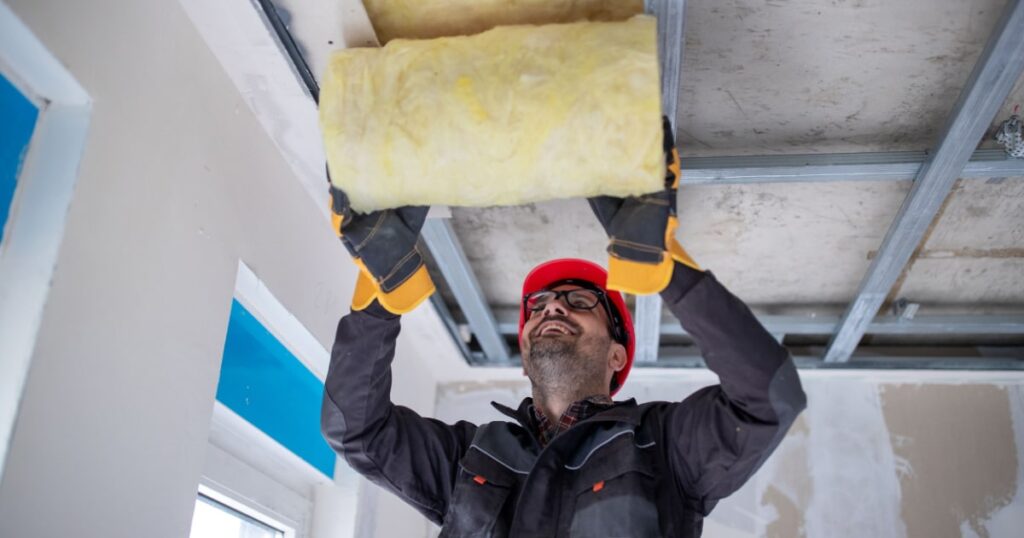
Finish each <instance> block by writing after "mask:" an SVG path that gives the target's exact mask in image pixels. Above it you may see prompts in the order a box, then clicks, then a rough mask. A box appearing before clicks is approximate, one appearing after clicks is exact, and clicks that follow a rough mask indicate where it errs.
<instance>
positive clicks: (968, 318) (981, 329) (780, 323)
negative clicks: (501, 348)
mask: <svg viewBox="0 0 1024 538" xmlns="http://www.w3.org/2000/svg"><path fill="white" fill-rule="evenodd" d="M496 319H497V321H498V330H499V331H500V332H501V333H502V334H504V335H508V336H511V335H515V334H517V333H518V330H519V313H518V311H513V310H512V309H499V310H498V311H497V312H496ZM757 320H758V322H760V323H761V325H763V326H764V327H765V329H767V330H768V332H770V333H772V334H780V335H812V336H815V335H828V334H832V332H833V330H835V327H836V324H837V323H839V320H840V317H839V316H838V315H816V316H814V315H799V314H795V315H794V314H788V315H787V314H781V315H780V314H767V315H759V316H757ZM865 332H866V334H877V335H882V334H884V335H944V336H979V335H984V336H992V335H1024V316H1022V315H1012V314H994V315H932V316H917V317H914V318H912V319H906V318H903V317H900V316H890V315H886V316H878V317H876V318H875V319H873V320H872V321H871V323H870V324H868V328H867V330H866V331H865ZM660 334H661V336H673V337H675V336H689V333H687V332H686V330H685V329H683V328H682V327H681V326H680V325H679V323H678V322H676V321H675V320H672V321H665V322H663V323H662V324H661V326H660ZM659 362H660V359H659Z"/></svg>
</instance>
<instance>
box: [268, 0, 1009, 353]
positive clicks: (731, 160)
mask: <svg viewBox="0 0 1024 538" xmlns="http://www.w3.org/2000/svg"><path fill="white" fill-rule="evenodd" d="M257 4H258V5H259V6H260V8H261V9H262V11H263V12H264V13H265V15H266V18H267V22H268V26H269V28H270V29H272V30H273V31H274V33H275V34H276V36H277V38H278V40H279V42H280V44H281V47H282V50H283V51H284V52H285V54H287V56H288V57H289V59H290V60H291V63H292V65H293V66H294V68H295V70H296V73H297V74H298V75H299V78H300V79H301V80H302V81H303V83H304V84H305V85H306V87H307V89H308V90H309V93H310V98H311V99H313V100H314V101H316V100H317V99H316V97H317V94H318V93H319V88H318V86H317V82H316V80H315V78H314V77H313V75H312V72H311V71H310V69H309V67H308V66H307V64H306V61H305V59H304V58H303V56H302V53H301V52H300V50H299V48H298V47H297V46H296V44H295V41H294V39H293V38H292V36H291V34H290V32H289V31H288V28H287V26H286V25H285V24H284V23H283V22H282V21H281V18H280V17H279V16H278V14H277V13H276V11H275V9H274V6H273V2H272V1H271V0H258V1H257ZM644 6H645V11H646V12H647V13H652V14H654V15H656V16H657V17H658V34H659V44H658V45H659V51H660V52H661V63H662V88H663V94H662V101H663V111H664V112H665V114H666V115H667V116H668V117H669V119H670V121H671V122H672V125H673V128H675V119H676V115H677V106H678V102H677V99H676V97H677V96H678V93H679V74H680V70H681V67H682V65H681V61H682V52H683V49H682V46H683V28H684V15H685V1H684V0H645V2H644ZM1022 11H1024V9H1022V8H1021V5H1020V1H1019V0H1011V1H1010V2H1009V4H1008V6H1007V9H1006V13H1005V14H1004V16H1003V18H1002V19H1001V21H1000V23H999V27H998V28H997V29H996V32H994V34H993V37H992V38H991V39H990V41H989V43H988V45H987V46H986V48H985V50H984V51H983V52H982V55H981V59H979V62H978V64H977V65H976V66H975V70H974V72H973V73H972V75H971V77H970V79H969V84H968V86H967V89H966V90H965V91H964V92H963V93H962V94H961V97H960V100H959V101H958V104H957V106H956V107H955V109H954V110H955V113H954V114H953V115H952V117H951V119H950V121H949V124H948V126H947V128H946V129H945V131H944V134H943V136H942V138H941V140H940V143H939V145H938V146H937V148H938V150H937V151H936V152H935V153H934V154H929V153H928V152H895V153H853V154H815V155H772V156H725V157H695V158H686V159H683V161H682V163H681V164H682V168H683V177H682V179H681V183H682V184H684V185H695V184H752V183H783V182H825V181H851V180H873V181H896V180H911V179H914V180H915V184H914V187H913V188H912V191H911V194H910V195H908V197H907V200H906V201H905V203H904V206H903V208H901V210H900V213H899V214H898V215H897V218H896V219H895V221H894V223H893V225H892V227H891V228H890V231H889V234H888V235H887V237H886V240H885V241H884V242H883V246H882V249H881V250H880V252H879V256H878V257H877V258H876V259H875V261H874V263H873V264H872V268H871V269H869V273H868V276H867V277H866V278H865V280H864V282H863V283H862V286H861V292H860V293H859V294H858V299H857V300H855V301H854V302H853V303H852V304H851V305H850V307H849V308H848V310H847V312H846V314H845V315H844V316H843V318H842V320H841V322H840V319H839V317H838V316H772V315H768V316H761V317H760V318H759V319H760V320H761V321H762V323H763V324H764V325H765V326H766V328H767V329H768V330H769V332H772V333H773V334H777V335H780V336H781V335H786V334H794V335H795V334H819V335H820V334H829V333H832V332H833V330H834V329H836V328H837V327H838V328H839V330H838V331H837V332H836V333H835V334H836V335H837V336H835V337H834V338H833V341H832V345H831V346H830V347H829V350H828V354H827V357H831V359H827V360H825V361H823V360H822V359H821V358H820V357H806V356H797V357H795V360H796V362H797V366H798V367H800V368H853V369H857V368H880V369H901V368H925V369H1000V370H1017V369H1024V361H1020V360H1017V359H1012V358H1010V359H1007V358H1003V357H994V356H989V355H985V354H982V355H981V356H978V357H941V358H933V357H867V356H864V357H861V356H852V351H853V348H850V346H849V342H850V341H852V342H853V343H854V344H853V345H854V347H855V346H856V343H857V342H859V340H860V337H861V336H863V335H864V334H945V335H951V334H955V335H980V334H985V335H992V334H1011V335H1019V334H1024V316H921V317H918V318H915V319H913V320H907V319H904V318H900V317H898V316H881V317H875V316H874V313H875V312H877V310H878V306H880V305H881V302H882V301H883V300H884V297H885V294H886V293H887V291H888V290H889V289H890V288H891V285H892V282H894V281H895V278H896V276H898V274H899V272H900V271H902V268H903V266H905V264H906V261H907V259H909V256H910V254H911V253H912V251H913V249H914V247H915V246H916V245H917V243H919V241H920V238H921V236H922V235H923V233H924V232H923V230H924V229H925V228H927V225H928V224H930V222H931V220H932V218H934V215H935V210H936V209H937V207H938V205H939V204H941V202H942V200H943V199H944V196H945V193H948V191H949V187H950V185H952V182H953V181H955V180H956V179H957V177H962V178H965V179H967V178H970V179H982V178H1019V177H1024V160H1015V159H1008V158H1006V156H1005V154H1004V153H1003V152H1002V151H1001V150H979V151H972V149H973V148H974V147H975V145H976V142H977V141H978V140H979V139H980V138H981V135H982V133H983V132H984V129H985V128H986V127H987V126H988V122H987V121H982V120H980V119H979V118H983V119H984V120H991V118H992V117H993V116H994V114H995V111H996V109H997V108H998V106H999V105H1000V104H1001V103H1002V100H1004V99H1005V98H1006V94H1007V93H1008V92H1009V90H1010V88H1011V87H1012V85H1013V83H1014V81H1015V80H1016V78H1017V77H1019V75H1020V71H1021V63H1022V62H1024V43H1022V40H1021V39H1020V37H1019V36H1021V35H1024V14H1022ZM1015 36H1016V37H1015ZM1015 55H1016V56H1015ZM1014 73H1016V75H1014ZM1000 95H1001V96H1002V97H999V96H1000ZM929 178H939V179H940V180H941V181H939V182H936V181H935V179H929ZM925 180H928V181H925ZM936 187H937V188H936ZM943 187H944V188H943ZM932 206H935V207H932ZM929 211H930V212H929ZM921 222H924V224H923V226H924V228H921V226H922V224H921ZM915 235H916V237H917V239H916V240H913V239H914V237H915ZM423 236H424V240H425V241H426V243H427V244H428V246H429V248H430V250H431V254H432V255H433V257H434V260H435V262H436V263H437V265H438V268H439V269H440V271H441V273H442V276H443V277H444V278H445V281H446V282H447V283H448V285H449V287H450V288H451V290H452V293H453V295H455V298H456V300H457V301H458V303H459V306H460V308H461V309H462V311H463V313H464V314H465V315H466V319H467V324H468V325H469V328H470V330H471V331H472V332H473V334H474V335H475V337H476V340H477V342H478V344H479V345H480V347H481V349H482V350H483V353H482V355H483V357H482V358H481V357H480V355H481V353H480V352H473V351H471V350H470V349H469V348H468V347H467V346H466V343H465V342H464V341H463V339H462V338H461V337H460V334H459V331H458V322H457V321H455V320H454V319H453V317H452V315H451V313H450V312H449V311H448V309H447V307H446V306H445V305H444V304H443V303H442V304H440V305H438V304H436V303H437V302H438V301H433V302H434V303H435V304H434V306H435V308H436V309H437V310H438V313H439V314H440V315H441V317H442V318H443V320H444V321H445V325H446V326H447V327H448V329H449V331H450V332H451V335H452V338H454V339H456V341H457V342H458V344H459V346H458V347H459V348H460V349H461V350H462V352H463V354H464V355H465V356H466V357H465V358H466V360H467V361H468V362H470V363H471V364H477V365H484V366H517V365H518V364H520V363H519V360H520V358H519V356H518V355H517V354H512V353H511V352H510V350H509V348H508V345H507V344H506V342H505V340H504V335H513V334H516V332H517V331H518V323H517V322H515V323H513V322H511V321H508V320H507V319H504V318H502V319H501V320H500V321H499V320H496V319H495V315H494V312H493V311H492V310H491V308H490V306H489V305H488V304H487V302H486V299H485V296H484V295H483V293H482V291H481V289H480V285H479V283H478V282H477V279H476V277H475V275H474V273H473V270H472V268H471V267H470V265H469V262H468V260H467V259H466V257H465V253H464V252H463V250H462V247H461V244H460V242H459V240H458V238H457V237H456V235H455V233H454V230H452V228H451V225H450V223H449V222H448V221H447V220H446V219H434V218H432V219H428V220H427V223H426V224H425V226H424V230H423ZM912 240H913V241H912ZM908 244H909V245H910V246H909V247H907V245H908ZM901 259H902V261H900V260H901ZM890 279H891V280H890ZM887 281H888V282H889V283H888V285H883V284H885V283H886V282H887ZM882 288H884V291H881V292H879V291H877V290H879V289H882ZM879 293H881V298H879V296H878V294H879ZM435 299H436V296H435ZM875 301H877V305H875V306H874V307H873V308H872V307H871V305H873V304H874V302H875ZM501 314H502V313H501V312H499V317H501ZM517 315H518V314H517ZM505 317H508V316H505ZM634 322H635V324H636V335H637V361H638V362H640V363H641V364H642V365H645V366H658V367H675V368H702V367H704V362H703V359H702V358H701V357H700V356H697V355H693V356H690V355H679V354H675V353H672V352H671V351H670V352H669V353H666V354H665V355H663V356H662V357H658V356H657V353H658V348H659V341H660V336H661V335H670V336H679V335H685V334H686V333H685V331H684V330H683V329H682V328H681V327H680V326H679V325H678V324H677V323H675V322H672V323H661V298H660V296H658V295H656V294H655V295H650V296H646V297H638V298H637V307H636V314H635V319H634ZM837 342H838V344H842V346H841V347H840V346H838V345H837ZM839 358H841V359H842V360H838V359H839Z"/></svg>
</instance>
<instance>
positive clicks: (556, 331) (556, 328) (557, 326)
mask: <svg viewBox="0 0 1024 538" xmlns="http://www.w3.org/2000/svg"><path fill="white" fill-rule="evenodd" d="M575 334H576V331H575V330H574V329H573V328H572V327H570V326H569V325H568V324H566V323H563V322H561V321H555V320H551V321H545V322H544V323H541V324H540V326H539V327H537V330H536V331H534V335H535V336H538V337H542V336H571V335H575Z"/></svg>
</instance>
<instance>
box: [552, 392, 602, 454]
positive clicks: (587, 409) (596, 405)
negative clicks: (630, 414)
mask: <svg viewBox="0 0 1024 538" xmlns="http://www.w3.org/2000/svg"><path fill="white" fill-rule="evenodd" d="M614 404H615V402H613V401H612V399H611V398H609V397H608V396H605V395H603V394H596V395H594V396H588V397H586V398H584V399H582V400H578V401H575V402H573V403H572V405H570V406H569V407H567V408H566V409H565V412H564V413H562V416H561V417H559V419H558V421H557V422H552V421H551V420H549V419H548V417H546V416H545V415H544V413H543V412H542V411H541V410H540V409H538V408H537V407H536V406H533V408H532V409H533V425H534V428H535V430H536V431H535V433H536V434H537V440H538V441H540V446H542V447H544V446H547V445H548V443H550V442H551V440H552V439H554V438H555V436H556V435H558V434H560V433H562V432H564V431H565V430H568V429H569V428H571V427H572V425H573V424H576V423H577V422H579V421H581V420H586V419H588V418H590V417H592V416H594V415H596V414H597V413H599V412H601V411H604V410H605V409H608V408H609V407H611V406H612V405H614Z"/></svg>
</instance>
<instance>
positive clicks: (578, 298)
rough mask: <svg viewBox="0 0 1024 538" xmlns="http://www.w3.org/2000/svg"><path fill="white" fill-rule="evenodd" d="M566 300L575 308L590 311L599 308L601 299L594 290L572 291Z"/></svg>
mask: <svg viewBox="0 0 1024 538" xmlns="http://www.w3.org/2000/svg"><path fill="white" fill-rule="evenodd" d="M566 299H567V300H568V303H569V306H571V307H573V308H583V309H590V308H594V307H595V306H597V301H598V300H599V299H600V297H598V296H597V292H595V291H593V290H572V291H570V292H569V293H568V294H567V295H566Z"/></svg>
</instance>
